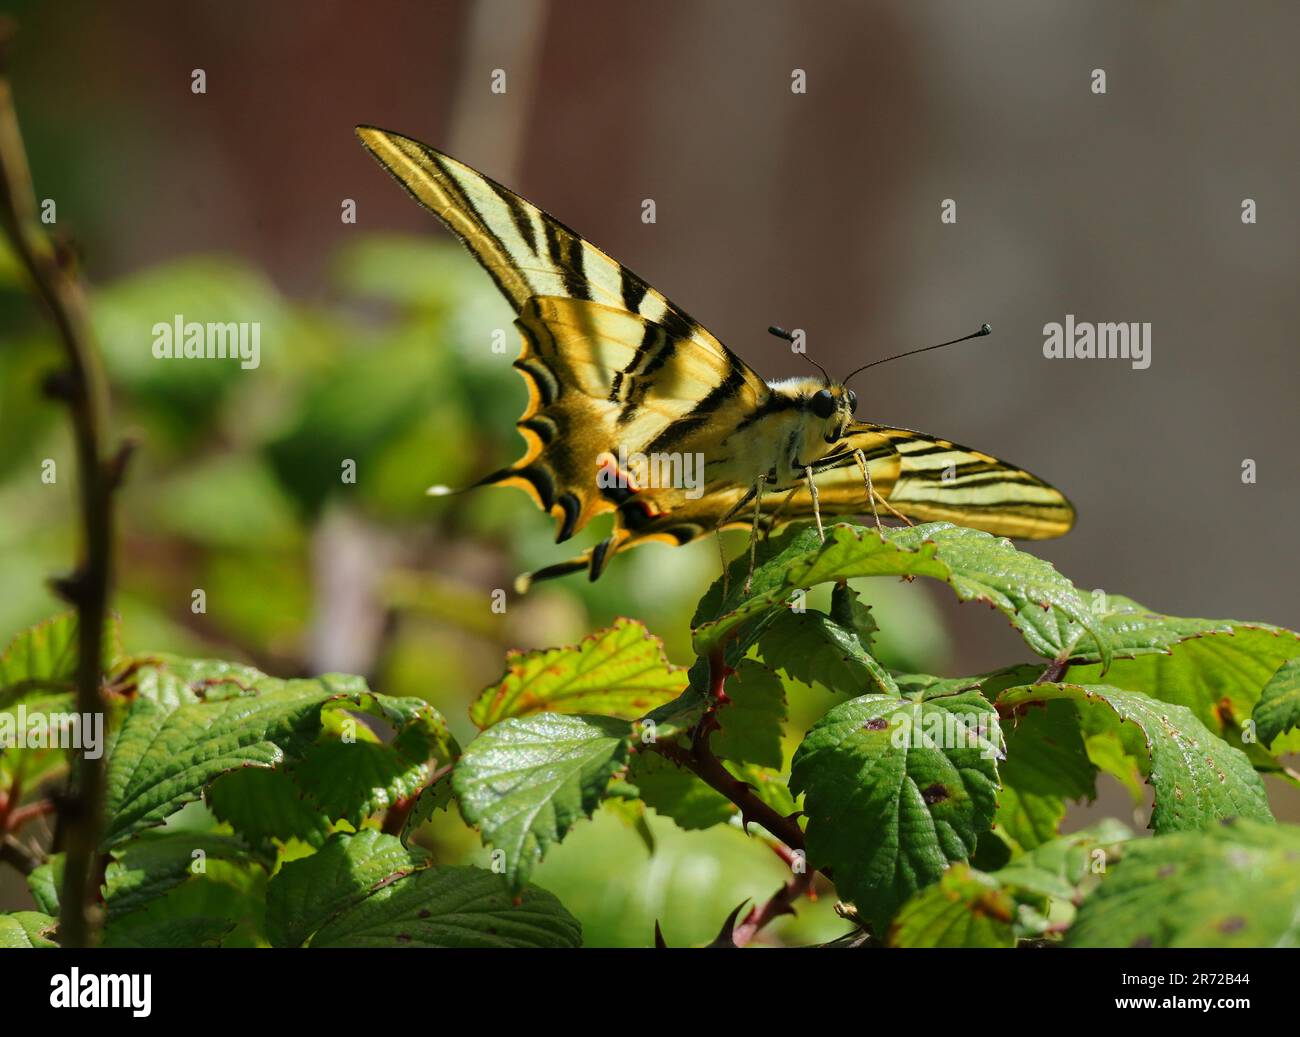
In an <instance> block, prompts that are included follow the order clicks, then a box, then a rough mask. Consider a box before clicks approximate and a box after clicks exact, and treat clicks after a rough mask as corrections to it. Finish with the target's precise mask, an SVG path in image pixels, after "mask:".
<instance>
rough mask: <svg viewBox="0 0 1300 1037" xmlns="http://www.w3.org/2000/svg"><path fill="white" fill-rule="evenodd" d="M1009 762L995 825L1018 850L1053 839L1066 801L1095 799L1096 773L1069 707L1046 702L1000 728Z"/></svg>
mask: <svg viewBox="0 0 1300 1037" xmlns="http://www.w3.org/2000/svg"><path fill="white" fill-rule="evenodd" d="M1002 734H1003V736H1004V737H1005V738H1006V754H1007V758H1006V760H1005V762H1004V763H1003V764H1002V767H1001V768H1000V774H1001V778H1002V791H1001V792H1000V793H999V795H998V812H997V815H996V817H995V818H994V825H995V827H997V828H998V829H999V830H1000V831H1001V832H1002V834H1003V835H1004V836H1005V837H1007V838H1009V839H1010V840H1011V841H1013V842H1014V843H1015V845H1016V846H1017V847H1019V848H1020V849H1022V850H1032V849H1033V848H1034V847H1035V846H1039V845H1041V844H1042V843H1046V842H1050V841H1051V840H1053V839H1055V838H1056V836H1057V834H1058V829H1059V827H1060V824H1061V820H1062V818H1064V817H1065V805H1066V802H1067V801H1075V800H1082V799H1088V800H1091V799H1094V798H1096V795H1097V769H1096V766H1095V765H1094V764H1093V762H1092V761H1091V760H1090V759H1089V758H1088V750H1087V748H1086V746H1085V745H1084V742H1083V734H1082V732H1081V730H1080V726H1079V711H1078V708H1077V707H1076V706H1075V705H1074V704H1073V703H1072V702H1061V701H1057V702H1048V703H1046V705H1045V707H1044V708H1042V709H1030V710H1026V711H1024V712H1023V713H1017V714H1016V717H1015V719H1014V722H1013V723H1011V724H1004V725H1003V727H1002Z"/></svg>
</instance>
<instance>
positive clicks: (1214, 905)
mask: <svg viewBox="0 0 1300 1037" xmlns="http://www.w3.org/2000/svg"><path fill="white" fill-rule="evenodd" d="M1297 860H1300V828H1297V827H1296V826H1295V825H1266V824H1260V823H1258V822H1255V821H1248V820H1244V819H1239V820H1234V821H1227V822H1224V823H1223V824H1221V825H1214V826H1212V827H1210V828H1206V829H1204V830H1203V831H1198V832H1178V833H1175V834H1173V835H1165V836H1160V837H1158V838H1155V839H1138V840H1134V841H1133V842H1131V843H1129V844H1127V845H1126V846H1125V848H1124V857H1123V859H1122V860H1121V861H1120V862H1119V863H1118V864H1117V865H1116V866H1115V868H1114V871H1113V873H1112V874H1111V875H1109V876H1108V877H1107V879H1106V881H1105V882H1104V883H1102V885H1101V887H1100V888H1099V889H1097V890H1096V891H1095V892H1094V893H1093V894H1092V895H1091V896H1089V897H1088V898H1087V900H1085V901H1084V903H1083V906H1082V908H1080V910H1079V915H1078V918H1077V919H1076V920H1075V922H1074V924H1073V925H1072V926H1071V927H1070V930H1069V932H1068V933H1067V934H1066V943H1067V944H1068V945H1069V946H1071V947H1297V946H1300V867H1297V866H1296V861H1297Z"/></svg>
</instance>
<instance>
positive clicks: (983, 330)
mask: <svg viewBox="0 0 1300 1037" xmlns="http://www.w3.org/2000/svg"><path fill="white" fill-rule="evenodd" d="M992 333H993V327H992V326H991V325H990V324H988V323H984V324H981V325H980V334H981V335H991V334H992Z"/></svg>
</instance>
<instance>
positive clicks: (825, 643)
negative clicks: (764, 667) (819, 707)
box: [758, 588, 899, 695]
mask: <svg viewBox="0 0 1300 1037" xmlns="http://www.w3.org/2000/svg"><path fill="white" fill-rule="evenodd" d="M837 589H838V588H837ZM758 650H759V653H760V654H761V655H762V656H763V661H764V662H765V663H767V664H768V665H769V666H771V667H773V668H774V669H779V670H782V671H784V673H785V674H786V676H787V677H791V678H793V679H794V680H797V681H802V682H803V683H804V684H814V683H815V684H820V685H821V686H822V687H823V688H825V689H826V690H827V691H835V692H843V693H845V694H848V695H861V694H862V693H863V692H864V691H869V690H874V691H877V692H879V693H880V694H883V695H898V693H899V692H898V687H897V685H896V684H895V683H894V681H893V678H892V677H890V675H889V671H888V670H886V669H885V668H884V667H883V666H881V665H880V663H878V662H876V660H875V659H873V658H872V657H871V656H870V655H868V654H867V652H866V650H865V649H864V648H863V647H862V641H861V639H860V638H859V637H858V635H857V634H856V633H855V632H854V631H853V630H851V629H849V628H848V627H844V626H841V625H840V624H839V623H836V622H835V621H834V620H833V619H831V618H830V616H827V615H825V614H824V613H821V612H817V611H811V612H793V611H788V612H787V611H782V612H778V613H777V615H776V617H775V618H774V619H773V620H772V622H771V624H770V625H769V626H768V627H767V629H766V630H764V631H763V634H762V636H761V637H760V638H759V639H758Z"/></svg>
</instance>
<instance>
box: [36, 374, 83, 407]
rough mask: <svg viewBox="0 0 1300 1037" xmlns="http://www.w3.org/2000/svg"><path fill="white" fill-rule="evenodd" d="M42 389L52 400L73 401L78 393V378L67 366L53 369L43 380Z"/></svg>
mask: <svg viewBox="0 0 1300 1037" xmlns="http://www.w3.org/2000/svg"><path fill="white" fill-rule="evenodd" d="M41 391H42V392H43V393H45V395H46V396H48V397H49V398H50V399H52V400H62V401H64V402H68V401H71V400H72V399H73V398H74V397H75V396H76V395H77V378H76V376H75V375H74V374H73V373H72V372H71V371H69V370H68V369H67V368H66V367H61V368H59V369H58V370H56V371H51V372H49V374H47V375H46V376H45V378H44V379H43V380H42V381H41Z"/></svg>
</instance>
